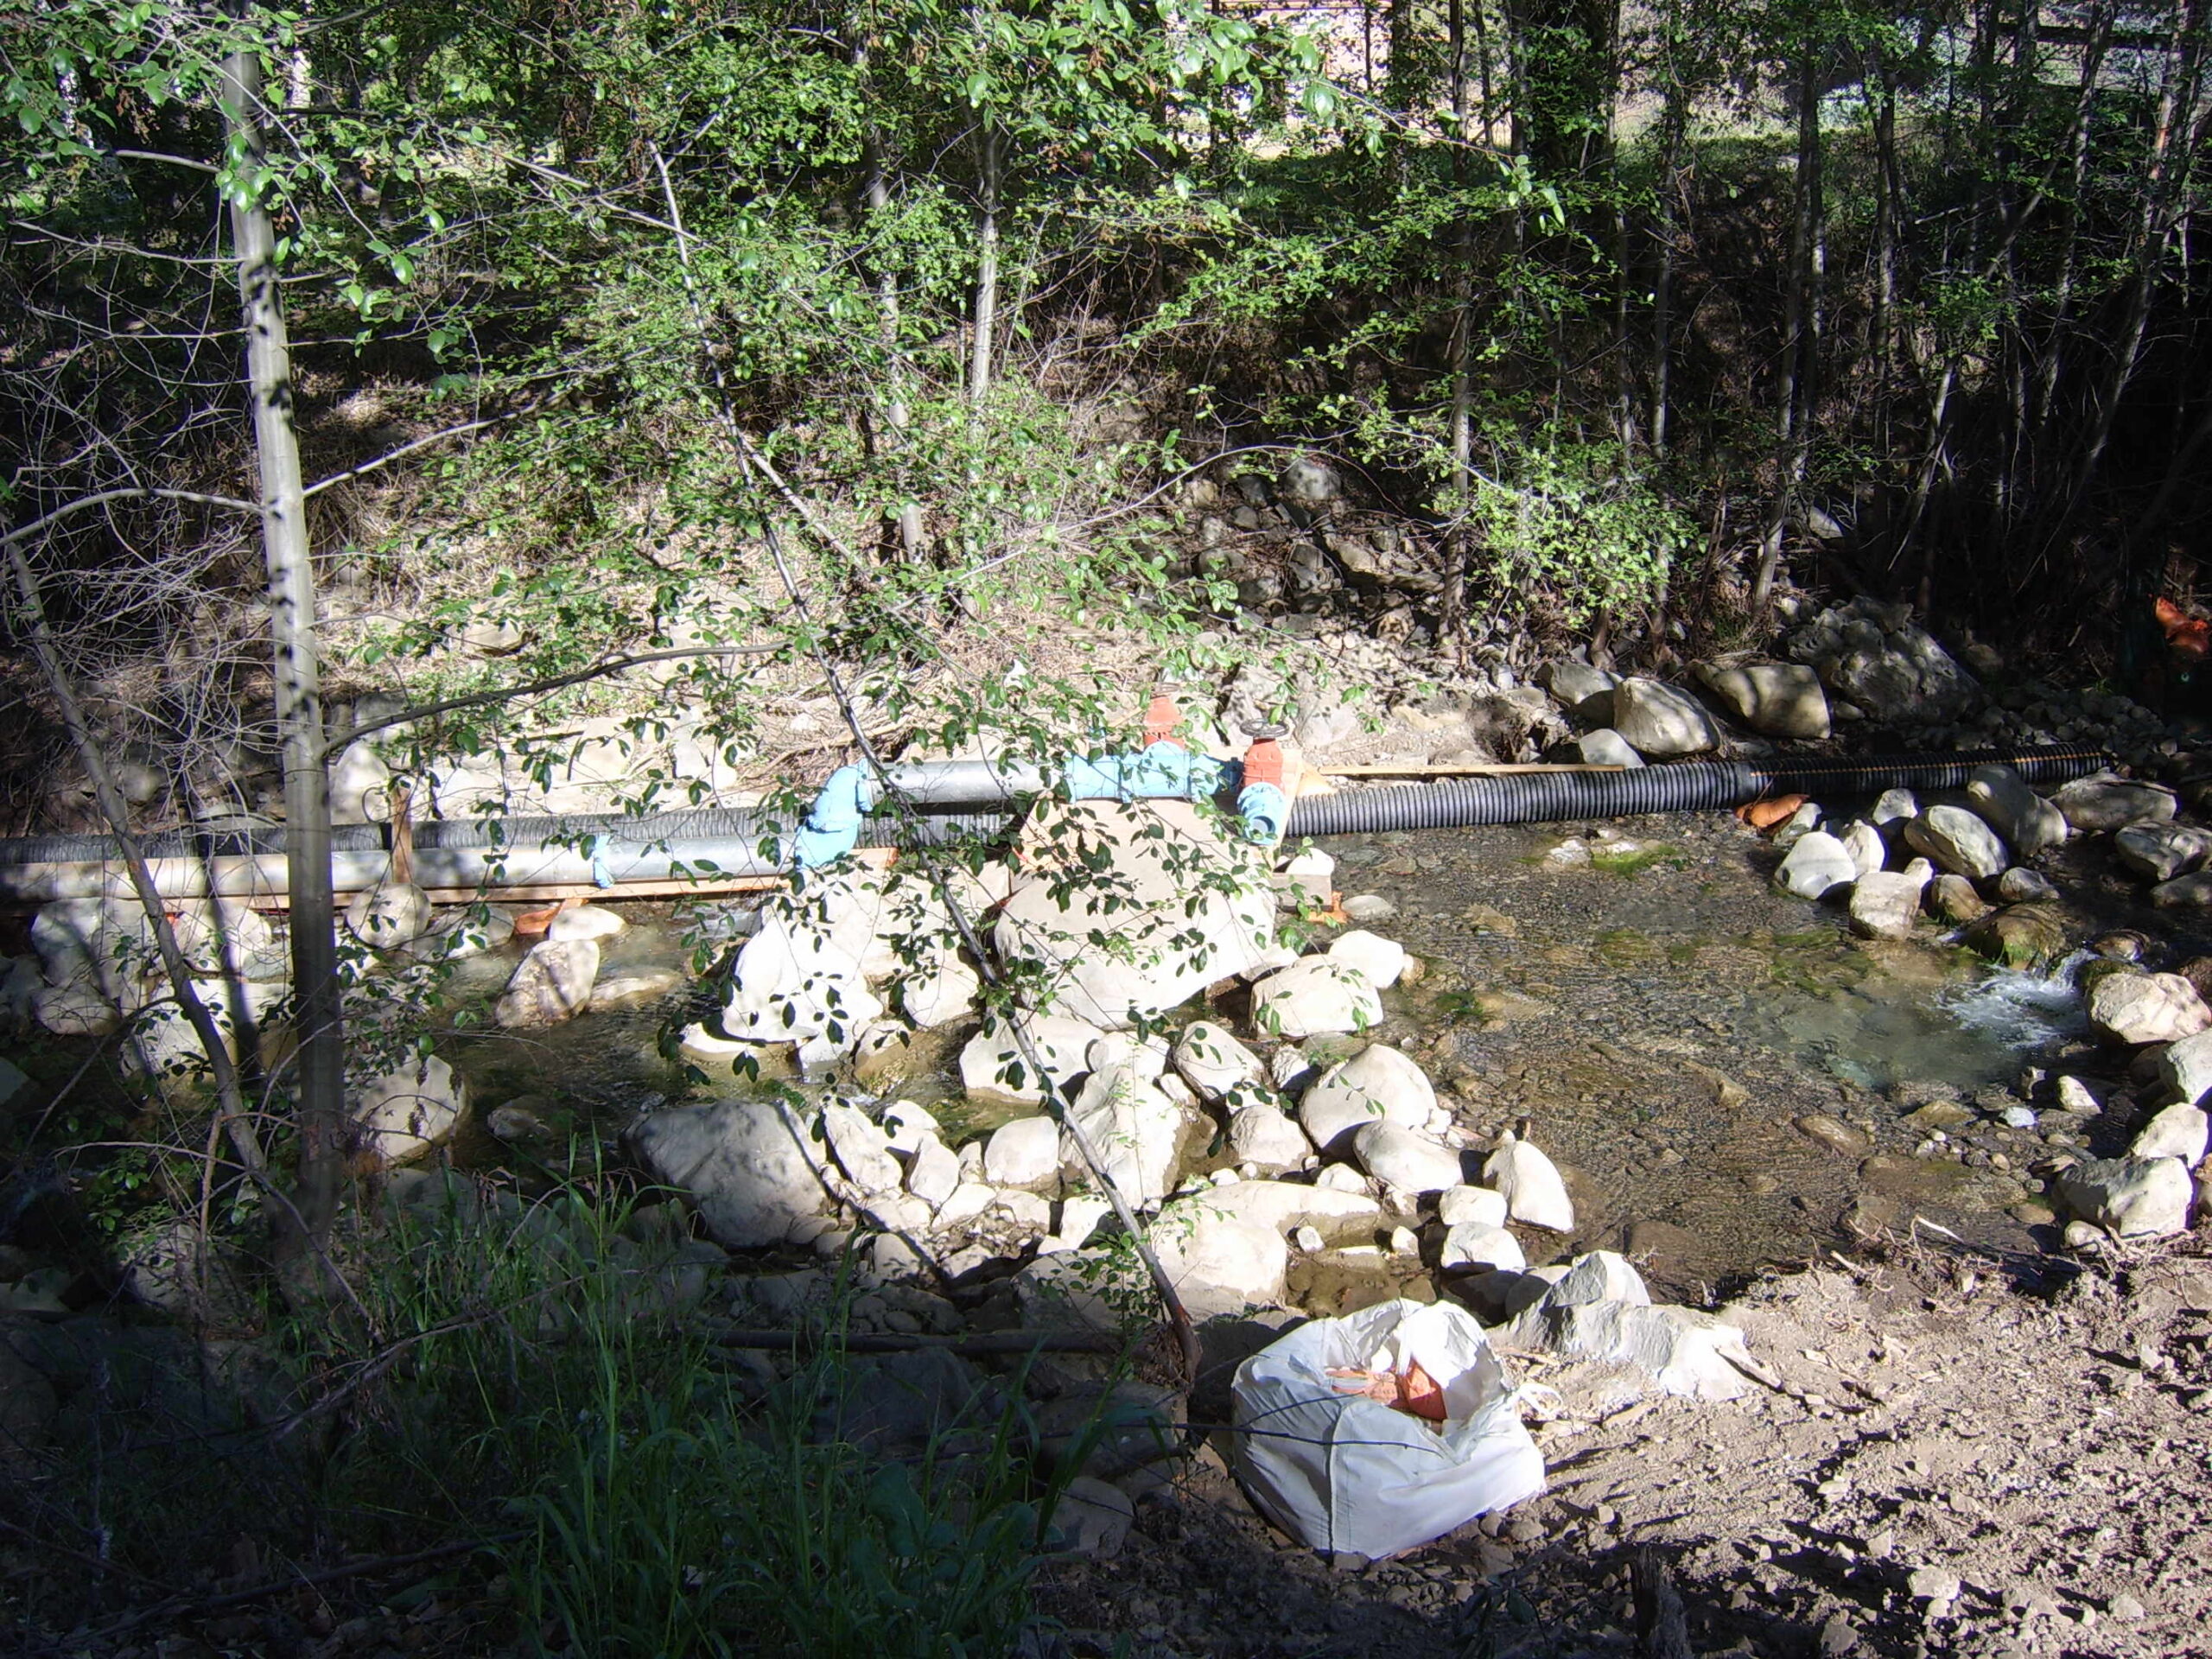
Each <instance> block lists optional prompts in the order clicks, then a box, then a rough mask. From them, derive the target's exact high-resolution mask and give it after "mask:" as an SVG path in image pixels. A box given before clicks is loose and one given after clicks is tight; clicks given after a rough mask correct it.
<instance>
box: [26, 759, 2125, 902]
mask: <svg viewBox="0 0 2212 1659" xmlns="http://www.w3.org/2000/svg"><path fill="white" fill-rule="evenodd" d="M926 764H927V765H928V766H931V767H934V768H938V769H939V770H938V771H936V772H933V773H931V774H930V775H929V776H927V777H924V778H921V779H918V781H921V782H924V783H925V784H926V785H929V786H931V787H932V788H937V789H941V790H942V791H944V798H948V799H950V798H969V795H970V794H971V793H972V791H976V790H977V789H979V788H981V787H982V786H983V785H986V784H988V785H990V786H991V787H994V788H999V787H1005V786H1008V785H1012V784H1014V782H1015V781H1016V779H1017V776H1018V774H1017V772H1016V771H1015V770H1014V769H1013V768H1009V767H1005V766H996V765H995V764H994V763H991V762H987V761H944V762H930V763H926ZM2112 764H2113V758H2112V757H2111V756H2110V755H2108V754H2107V753H2104V752H2103V751H2102V750H2100V749H2095V748H2090V747H2059V748H2040V749H2022V750H2016V751H1989V752H1984V753H1973V754H1951V755H1942V756H1929V755H1887V756H1878V757H1874V758H1872V759H1869V760H1856V761H1841V760H1825V759H1823V760H1766V761H1762V762H1759V763H1758V764H1756V765H1754V764H1752V763H1750V762H1746V761H1689V762H1684V763H1679V764H1675V765H1671V766H1643V767H1637V768H1633V769H1630V770H1629V771H1625V772H1520V773H1513V774H1509V775H1506V776H1502V777H1482V778H1455V779H1446V780H1443V781H1441V782H1438V783H1433V784H1425V785H1415V786H1413V787H1408V788H1394V789H1362V790H1350V791H1344V793H1342V794H1337V795H1308V796H1306V797H1305V798H1302V799H1300V800H1299V801H1297V802H1296V803H1294V804H1293V806H1292V807H1291V810H1290V815H1289V822H1288V823H1287V825H1286V826H1285V828H1286V833H1287V834H1288V835H1290V836H1333V835H1351V834H1362V833H1365V834H1372V833H1375V832H1377V831H1387V830H1400V829H1450V828H1454V827H1459V826H1464V825H1473V824H1484V823H1542V822H1545V821H1547V820H1552V819H1562V818H1605V817H1632V816H1635V815H1637V814H1639V813H1647V812H1690V811H1710V810H1726V809H1729V808H1732V807H1737V806H1741V805H1743V804H1745V803H1746V802H1749V801H1756V800H1760V799H1764V798H1770V797H1772V796H1775V795H1782V794H1806V795H1821V794H1829V795H1871V794H1875V793H1878V792H1879V791H1882V790H1885V789H1892V788H1908V789H1918V790H1945V789H1961V788H1963V787H1964V786H1965V785H1966V783H1967V779H1968V778H1969V776H1970V775H1971V774H1972V772H1973V771H1974V768H1975V767H1976V766H1992V765H1998V766H2011V767H2012V768H2013V769H2014V770H2015V771H2017V772H2019V773H2020V775H2021V777H2022V778H2024V779H2026V780H2027V781H2029V782H2030V783H2040V784H2050V783H2061V782H2063V781H2065V780H2067V779H2072V778H2081V777H2086V776H2088V775H2089V774H2090V773H2092V772H2098V771H2101V770H2103V769H2104V768H2106V767H2107V766H2111V765H2112ZM902 770H904V769H902V768H898V767H894V768H893V775H894V779H897V775H898V774H899V772H901V771H902ZM899 781H900V786H901V787H904V786H905V782H904V780H903V779H900V780H899ZM910 822H911V823H912V826H913V828H914V829H915V830H916V831H917V832H918V834H917V836H916V839H918V841H919V842H922V843H924V844H936V843H941V842H948V841H953V840H957V839H960V838H963V837H965V836H983V837H986V838H988V837H994V836H1000V835H1003V834H1004V833H1005V831H1006V829H1007V827H1008V826H1009V825H1010V823H1012V819H1011V817H1010V815H1008V814H1007V813H988V812H987V813H958V814H943V813H938V814H927V815H923V816H921V817H916V818H914V819H912V820H911V821H910ZM796 827H797V826H796V825H794V824H793V823H791V822H789V821H788V820H785V819H781V818H779V817H774V816H772V815H768V814H763V813H758V812H754V811H752V810H745V809H733V808H723V807H710V808H704V809H700V810H694V811H688V812H666V813H658V814H655V815H653V816H652V817H642V818H626V817H619V816H613V815H601V816H597V817H575V818H551V817H533V818H509V819H504V820H502V819H490V820H444V821H439V820H432V821H430V822H428V823H420V824H418V825H416V836H415V846H416V851H415V864H416V877H415V879H416V883H417V884H418V885H419V886H422V887H438V888H456V889H466V890H468V891H472V892H487V893H497V892H498V891H499V888H501V887H538V886H552V885H562V884H567V885H581V884H585V883H590V884H594V885H597V886H600V887H607V886H609V885H619V884H620V882H622V881H624V880H639V881H644V880H671V879H681V877H682V876H683V874H686V873H687V872H692V873H702V872H703V870H704V867H705V866H707V865H709V864H711V865H713V866H714V867H715V872H716V873H718V874H724V875H729V876H734V877H747V876H762V875H772V874H778V873H779V872H781V871H782V870H783V869H785V868H787V861H786V859H785V851H786V849H787V847H788V837H789V836H790V834H791V831H792V830H793V829H795V828H796ZM902 827H903V826H902V825H901V824H900V823H899V822H898V821H896V820H894V819H892V818H889V817H880V816H879V817H874V818H872V819H869V820H868V822H867V823H865V824H863V825H862V827H861V836H860V843H861V845H862V846H869V847H881V846H887V845H889V844H892V842H893V840H894V839H895V838H896V837H897V836H899V833H900V831H901V829H902ZM341 835H342V836H343V842H342V844H341V846H340V849H339V850H338V851H337V852H335V853H334V855H333V857H332V867H333V875H334V879H335V880H336V882H337V885H338V887H339V888H340V890H341V891H351V892H358V891H359V890H360V889H362V888H364V887H373V886H375V885H377V884H378V882H380V881H382V880H385V878H386V874H387V871H388V859H387V855H386V854H385V851H384V850H383V847H382V836H381V831H380V830H378V829H377V828H375V827H373V826H356V827H355V829H353V830H351V831H343V832H341ZM764 844H765V845H766V848H767V851H766V854H764V853H763V851H762V848H763V846H764ZM147 849H148V851H149V854H150V855H154V856H152V858H151V859H150V861H151V863H152V864H153V867H154V871H155V877H156V882H157V883H158V885H159V886H160V887H161V891H162V893H163V894H164V895H165V896H167V897H169V898H179V899H181V898H195V897H200V896H203V895H205V894H206V893H207V892H208V891H209V889H210V886H211V885H212V887H213V891H215V892H216V893H224V894H235V895H238V896H239V897H244V898H249V899H251V898H262V899H282V898H283V894H284V891H285V889H284V879H283V832H282V831H281V830H275V829H256V830H251V831H246V832H240V833H237V834H209V833H191V834H186V835H181V836H178V835H171V836H149V837H148V838H147ZM122 880H123V867H122V863H121V861H120V859H119V858H118V856H117V852H116V849H115V846H114V843H113V842H111V841H110V840H109V839H108V837H106V836H29V837H22V838H18V839H14V840H0V900H13V901H15V902H17V903H42V902H45V901H47V900H49V899H67V898H86V897H95V896H99V895H103V894H107V893H119V892H120V890H121V889H120V886H119V884H120V883H121V881H122Z"/></svg>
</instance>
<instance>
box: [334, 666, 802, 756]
mask: <svg viewBox="0 0 2212 1659" xmlns="http://www.w3.org/2000/svg"><path fill="white" fill-rule="evenodd" d="M782 649H783V646H782V645H682V646H678V647H677V648H675V649H673V650H671V651H645V652H639V653H638V654H637V655H636V656H634V657H616V658H610V659H609V660H608V661H607V662H604V663H595V664H593V665H592V666H591V667H589V668H580V669H577V670H576V671H575V672H574V673H569V674H556V675H553V676H552V677H550V678H547V679H543V680H527V681H525V682H524V683H522V684H520V685H509V686H503V687H501V688H500V689H499V690H496V691H476V692H472V693H471V694H470V695H468V696H465V697H447V698H444V699H442V701H440V702H425V703H418V704H416V706H415V707H414V708H412V709H401V710H400V711H399V712H398V713H397V714H396V715H386V716H385V718H384V719H382V720H372V721H369V722H368V723H367V724H365V725H362V726H356V727H354V728H353V730H351V731H349V732H346V733H344V734H338V735H334V736H333V737H332V738H331V739H330V740H329V741H327V742H325V743H324V745H323V748H322V752H323V753H324V755H325V756H326V757H327V756H328V754H329V753H330V751H331V750H332V749H334V748H340V747H344V746H345V745H346V744H348V743H352V742H354V741H357V740H359V739H360V738H364V737H366V736H368V735H369V734H371V733H372V732H381V731H383V730H384V729H385V728H387V727H391V726H404V725H406V724H407V723H408V722H409V721H416V720H428V719H429V718H430V716H431V715H443V714H449V713H451V712H452V711H453V710H454V709H481V708H483V707H485V706H486V704H489V703H494V702H505V701H506V700H507V699H508V698H510V697H530V696H537V694H538V693H539V692H541V691H558V690H561V688H562V687H563V686H569V685H582V683H584V682H585V681H586V680H596V679H600V678H602V677H605V676H607V675H609V674H620V672H621V671H623V670H624V669H626V668H636V667H638V666H639V665H640V664H645V663H672V662H676V661H677V660H678V659H680V658H685V657H766V656H769V655H771V654H772V653H773V652H779V651H781V650H782Z"/></svg>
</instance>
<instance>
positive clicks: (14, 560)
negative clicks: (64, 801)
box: [8, 541, 287, 1236]
mask: <svg viewBox="0 0 2212 1659" xmlns="http://www.w3.org/2000/svg"><path fill="white" fill-rule="evenodd" d="M8 562H9V565H10V569H11V570H12V572H13V574H14V576H15V581H16V598H17V600H18V601H20V603H21V604H22V620H23V622H24V623H25V624H27V625H28V626H26V627H25V628H24V630H23V631H24V632H28V633H29V636H30V642H31V654H32V655H33V656H34V657H35V658H36V659H37V661H38V665H39V672H40V674H41V677H43V678H44V679H45V681H46V684H47V690H49V691H51V692H52V693H53V694H54V702H56V703H57V704H58V705H59V706H60V709H61V723H62V725H63V727H64V728H67V731H68V733H69V741H70V742H71V744H72V745H73V747H75V749H76V751H77V760H78V762H79V764H80V765H81V766H83V767H84V768H85V775H86V777H87V778H89V779H92V798H93V799H94V801H96V802H97V803H98V804H99V810H100V817H102V818H104V819H105V820H106V822H107V828H108V834H109V835H110V836H112V837H113V838H114V840H115V844H116V846H117V847H118V849H121V851H122V854H123V861H124V868H126V869H128V870H129V872H130V886H131V890H132V891H133V892H135V893H137V895H138V908H139V910H140V912H142V913H143V915H144V916H145V918H146V925H147V926H148V927H149V929H151V930H152V932H153V935H154V950H155V954H156V955H157V956H158V957H161V960H162V972H163V973H164V974H165V975H166V976H168V982H169V991H170V994H171V995H174V996H175V998H176V1001H177V1007H179V1008H180V1009H181V1011H182V1012H183V1014H184V1018H185V1021H186V1023H187V1024H188V1025H189V1026H191V1027H192V1033H193V1035H194V1037H196V1038H198V1039H200V1049H201V1050H202V1052H205V1053H206V1054H207V1068H208V1076H209V1077H210V1079H211V1080H212V1081H213V1084H214V1086H215V1103H216V1116H217V1117H218V1119H219V1122H220V1123H221V1127H222V1130H223V1134H224V1135H225V1138H226V1139H227V1140H228V1141H230V1143H231V1149H232V1151H233V1152H235V1153H236V1154H238V1162H239V1163H240V1164H242V1165H243V1166H245V1170H246V1172H247V1173H248V1174H249V1175H251V1176H252V1177H254V1178H255V1179H260V1178H261V1177H262V1175H263V1173H264V1170H265V1169H266V1167H267V1160H266V1159H265V1158H264V1155H263V1153H262V1150H261V1142H260V1141H259V1139H258V1138H257V1136H256V1135H255V1134H254V1132H253V1120H252V1118H251V1116H250V1115H249V1114H248V1112H247V1110H246V1104H245V1094H244V1092H243V1090H241V1089H240V1087H239V1084H238V1067H237V1065H235V1064H234V1063H233V1061H232V1058H231V1052H230V1049H229V1047H228V1046H227V1045H226V1043H225V1042H224V1040H223V1033H222V1031H221V1029H220V1028H219V1027H218V1026H217V1025H216V1023H215V1016H214V1014H213V1013H212V1012H211V1011H210V1010H209V1008H208V1007H207V1003H206V1002H205V1001H202V1000H201V999H200V993H199V989H198V988H197V987H196V986H195V984H194V980H193V975H192V968H191V964H190V963H188V962H187V961H186V960H185V957H184V951H183V949H182V947H181V946H180V945H179V944H178V943H177V938H176V930H175V928H174V927H173V926H171V925H170V924H169V918H168V904H167V902H166V901H165V900H164V899H163V898H162V891H161V888H160V887H158V886H157V885H156V883H155V880H154V872H153V868H152V866H150V865H149V864H148V863H147V861H146V854H145V851H144V849H143V848H142V847H140V845H139V844H138V838H137V836H134V835H133V834H132V833H131V831H130V804H129V803H128V802H126V801H125V800H124V798H123V791H121V789H119V788H118V786H117V785H116V781H115V773H114V772H113V770H112V769H111V767H110V766H108V763H107V756H106V753H105V752H104V751H103V749H102V748H101V747H100V743H99V739H98V738H97V737H95V736H94V735H93V733H92V722H91V721H88V720H87V719H86V717H85V711H84V706H83V705H82V704H81V703H79V702H78V700H77V690H76V686H75V684H74V683H73V682H72V680H71V678H70V676H69V672H68V670H67V667H66V666H65V665H64V664H63V663H62V660H61V653H60V651H59V649H57V647H56V646H55V644H54V634H53V632H52V630H51V629H50V628H49V627H48V624H47V620H46V604H45V601H44V599H43V598H42V596H41V594H40V592H39V585H38V578H37V577H36V575H34V574H33V572H32V570H31V565H30V560H29V557H28V556H26V555H25V554H24V552H23V550H22V544H21V543H17V542H12V541H11V542H10V543H9V544H8ZM210 897H211V904H210V909H211V911H212V912H213V915H214V918H215V919H214V928H215V931H216V935H217V938H218V939H219V940H220V939H221V938H222V932H223V929H222V912H221V907H220V906H219V905H217V904H214V903H213V902H212V899H213V895H210ZM278 1208H279V1211H280V1215H279V1217H277V1218H276V1223H277V1231H278V1233H279V1236H282V1235H283V1233H284V1232H285V1231H286V1230H287V1226H286V1220H287V1217H284V1216H283V1214H282V1211H283V1206H282V1205H279V1206H278Z"/></svg>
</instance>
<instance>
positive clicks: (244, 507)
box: [0, 488, 261, 547]
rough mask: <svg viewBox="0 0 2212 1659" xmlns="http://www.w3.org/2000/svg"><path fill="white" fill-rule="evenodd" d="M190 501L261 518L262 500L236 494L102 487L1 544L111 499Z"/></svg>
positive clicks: (0, 542) (6, 537)
mask: <svg viewBox="0 0 2212 1659" xmlns="http://www.w3.org/2000/svg"><path fill="white" fill-rule="evenodd" d="M149 500H150V501H190V502H194V503H196V504H198V505H200V506H203V507H226V508H228V509H229V510H230V511H231V512H250V513H252V514H254V515H256V516H259V514H260V512H261V504H260V503H259V502H258V501H241V500H239V499H238V498H237V497H236V496H232V495H205V494H202V493H200V492H199V491H198V490H158V489H152V488H140V489H123V490H101V491H99V493H96V494H92V495H80V496H79V497H78V498H77V499H75V500H74V501H70V502H67V503H65V504H63V505H60V506H58V507H56V508H55V509H54V511H53V512H49V513H45V514H42V515H41V516H40V517H38V518H34V519H32V520H31V521H30V523H29V524H24V525H22V527H21V528H19V529H16V530H11V531H9V532H8V533H7V534H6V535H4V536H0V547H14V546H16V545H17V544H18V543H22V542H27V541H29V540H30V538H31V537H34V536H35V535H37V534H38V533H39V532H40V531H42V530H44V529H45V528H46V527H47V526H48V524H54V523H56V522H57V521H59V520H60V519H63V518H72V517H73V516H75V515H76V514H78V513H80V512H86V511H87V510H88V509H90V508H92V507H99V506H105V505H107V504H108V503H109V502H111V501H149Z"/></svg>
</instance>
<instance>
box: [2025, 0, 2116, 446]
mask: <svg viewBox="0 0 2212 1659" xmlns="http://www.w3.org/2000/svg"><path fill="white" fill-rule="evenodd" d="M2114 10H2116V5H2115V4H2114V3H2113V0H2107V3H2105V4H2103V5H2100V6H2099V7H2097V8H2096V10H2095V11H2094V13H2093V15H2092V17H2091V21H2090V24H2089V39H2088V44H2087V45H2085V46H2084V47H2083V48H2082V75H2081V79H2080V80H2079V81H2078V82H2077V83H2076V85H2075V94H2074V133H2073V141H2072V143H2071V145H2070V150H2071V156H2070V160H2071V181H2072V188H2069V190H2068V191H2067V193H2066V229H2065V232H2064V234H2063V236H2062V238H2060V242H2059V253H2058V275H2057V277H2056V281H2055V283H2053V286H2052V293H2051V315H2050V328H2049V330H2048V331H2047V332H2046V334H2045V336H2044V347H2043V350H2042V352H2041V353H2040V359H2041V360H2040V362H2039V364H2038V365H2037V366H2038V370H2039V372H2038V375H2037V385H2036V398H2035V410H2034V416H2035V422H2036V426H2037V435H2038V444H2039V443H2040V436H2041V434H2042V433H2043V432H2044V430H2045V429H2048V427H2049V426H2050V414H2051V402H2052V399H2053V398H2054V397H2056V394H2057V390H2058V372H2059V367H2060V365H2061V364H2062V363H2063V361H2064V360H2065V355H2066V353H2065V351H2064V347H2063V340H2064V338H2065V334H2066V325H2067V321H2068V314H2069V310H2070V309H2071V308H2072V305H2073V301H2074V280H2075V251H2076V249H2077V247H2078V245H2079V244H2080V241H2081V235H2082V189H2083V187H2084V186H2085V185H2086V184H2087V182H2088V176H2089V129H2090V117H2091V115H2092V113H2093V111H2094V109H2095V106H2096V95H2097V78H2098V76H2099V74H2100V73H2101V72H2102V70H2103V67H2104V60H2105V52H2106V50H2107V46H2108V44H2109V42H2110V41H2111V39H2112V25H2113V12H2114Z"/></svg>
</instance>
